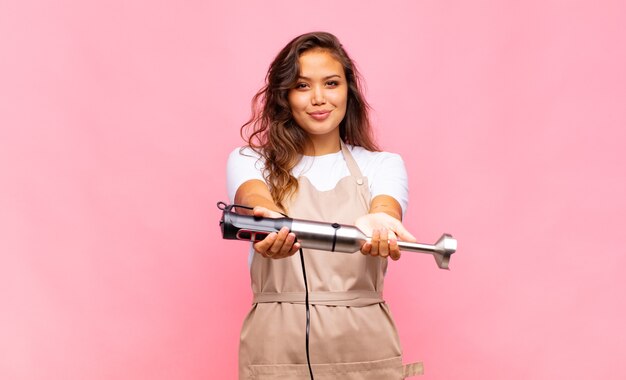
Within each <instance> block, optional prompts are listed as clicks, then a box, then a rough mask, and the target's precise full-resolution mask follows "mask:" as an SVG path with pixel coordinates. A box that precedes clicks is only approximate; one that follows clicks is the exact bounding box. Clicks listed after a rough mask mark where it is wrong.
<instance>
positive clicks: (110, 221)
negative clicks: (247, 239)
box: [0, 0, 626, 380]
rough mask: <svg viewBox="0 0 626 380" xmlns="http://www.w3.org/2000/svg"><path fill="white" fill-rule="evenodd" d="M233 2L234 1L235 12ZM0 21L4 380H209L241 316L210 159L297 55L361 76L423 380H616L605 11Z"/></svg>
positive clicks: (562, 6)
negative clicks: (321, 56)
mask: <svg viewBox="0 0 626 380" xmlns="http://www.w3.org/2000/svg"><path fill="white" fill-rule="evenodd" d="M232 3H239V2H232ZM301 4H302V5H298V6H296V5H294V2H293V1H248V2H246V4H245V5H236V4H231V2H207V1H157V2H154V1H133V2H129V1H120V0H113V1H102V2H99V4H98V5H94V3H93V2H83V1H70V0H62V1H55V2H52V1H32V0H24V1H2V2H1V3H0V52H1V53H0V54H1V56H0V305H1V309H0V310H1V311H0V378H1V379H20V380H21V379H24V380H31V379H32V380H34V379H81V380H82V379H93V380H98V379H103V380H104V379H152V380H159V379H163V380H165V379H218V378H220V379H222V378H223V379H231V378H235V376H236V361H237V344H238V333H239V328H240V325H241V322H242V320H243V317H244V316H245V313H246V312H247V309H248V307H249V304H250V299H251V297H250V293H249V289H248V276H247V268H246V253H245V246H244V245H242V243H238V242H223V241H222V240H220V237H219V231H218V226H217V222H218V218H219V212H218V210H217V209H216V207H215V203H216V202H217V201H218V200H226V191H225V183H224V181H225V180H224V165H225V161H226V155H227V153H228V152H229V151H230V150H231V149H232V148H233V147H235V146H237V145H239V144H240V143H241V141H240V138H239V132H238V128H239V125H241V124H242V123H243V122H244V121H245V120H246V119H247V117H248V112H249V100H250V98H251V97H252V95H253V94H254V92H255V91H256V89H258V88H259V86H260V85H261V83H262V79H263V77H264V74H265V70H266V69H267V66H268V64H269V62H270V60H271V59H272V58H273V56H274V55H275V54H276V53H277V51H278V50H279V49H280V47H282V46H283V45H284V44H285V43H286V42H287V41H288V40H289V39H291V38H292V37H294V36H295V35H297V34H300V33H302V32H307V31H311V30H320V29H321V30H328V31H331V32H334V33H336V34H337V35H338V36H339V37H340V38H341V39H342V41H343V42H344V44H345V45H346V47H347V48H348V50H349V51H350V52H351V54H352V55H353V57H354V58H355V59H356V60H357V62H358V63H359V65H360V68H361V70H362V72H363V74H364V76H365V78H366V81H367V93H368V98H369V99H370V101H371V103H372V105H373V106H374V108H375V114H374V120H375V122H376V125H377V135H378V137H379V140H380V141H381V143H382V145H383V147H384V148H386V149H387V150H390V151H395V152H398V153H401V154H402V155H403V156H404V158H405V161H406V164H407V168H408V170H409V174H410V177H411V188H412V192H411V205H410V209H409V213H408V215H407V219H406V220H407V222H406V224H407V225H408V226H409V228H410V229H411V230H412V231H413V232H414V233H415V234H416V235H417V236H418V237H419V238H420V240H423V241H426V242H429V241H433V240H435V239H436V238H437V237H438V236H439V234H440V233H442V232H444V231H447V232H451V233H453V234H454V235H455V236H456V237H457V238H458V239H459V242H460V249H459V252H458V253H457V254H456V255H455V256H454V257H453V260H452V264H451V267H452V271H450V272H444V271H440V270H437V269H436V267H435V264H434V261H433V260H432V259H431V258H430V257H428V256H425V255H419V254H410V253H407V254H405V255H404V257H403V259H402V260H401V261H399V262H397V263H395V262H394V263H392V265H391V268H390V273H389V275H388V285H387V288H386V297H387V299H388V301H389V303H390V305H391V309H392V312H393V313H394V315H395V317H396V319H397V322H398V326H399V329H400V335H401V338H402V340H403V343H404V348H405V357H406V360H424V361H425V363H426V376H425V377H424V379H546V380H548V379H624V378H626V361H624V360H623V356H624V354H626V328H624V327H623V324H624V321H625V320H626V296H625V295H624V292H625V290H626V281H625V280H624V276H623V274H622V273H623V268H624V267H626V256H625V255H624V252H625V251H626V250H625V248H624V246H625V245H626V238H625V237H624V236H625V234H624V231H623V228H624V216H625V215H626V201H625V199H626V197H625V196H624V194H625V193H626V177H625V175H624V166H625V164H626V153H625V152H624V142H625V141H626V131H625V128H624V127H625V126H626V107H625V106H626V74H625V73H626V71H625V70H624V67H626V45H625V44H626V27H625V25H626V6H625V5H624V2H620V1H603V2H601V3H598V2H592V1H582V0H581V1H556V0H553V1H538V0H534V1H524V2H519V1H478V2H471V1H447V2H441V1H420V2H412V1H403V2H401V1H384V2H383V1H381V2H374V1H341V2H335V1H325V0H321V1H318V2H314V3H306V4H305V3H301Z"/></svg>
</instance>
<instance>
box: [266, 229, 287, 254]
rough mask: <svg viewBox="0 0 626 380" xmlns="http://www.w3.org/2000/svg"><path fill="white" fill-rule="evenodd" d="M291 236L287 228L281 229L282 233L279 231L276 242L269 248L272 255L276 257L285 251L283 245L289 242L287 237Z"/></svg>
mask: <svg viewBox="0 0 626 380" xmlns="http://www.w3.org/2000/svg"><path fill="white" fill-rule="evenodd" d="M288 234H289V228H287V227H283V228H281V229H280V231H278V235H276V239H275V240H274V243H273V244H272V246H271V247H269V251H270V255H272V256H274V255H277V254H279V253H280V252H281V251H282V249H283V245H285V241H286V240H287V235H288ZM290 248H291V245H290Z"/></svg>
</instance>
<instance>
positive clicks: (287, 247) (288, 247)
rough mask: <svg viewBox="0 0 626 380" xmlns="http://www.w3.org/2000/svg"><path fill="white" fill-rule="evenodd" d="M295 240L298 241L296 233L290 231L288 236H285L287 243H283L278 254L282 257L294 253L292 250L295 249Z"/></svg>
mask: <svg viewBox="0 0 626 380" xmlns="http://www.w3.org/2000/svg"><path fill="white" fill-rule="evenodd" d="M285 229H286V227H285ZM295 241H296V234H294V233H293V232H289V233H288V234H287V237H286V238H285V243H284V244H283V246H282V248H281V250H280V252H279V253H278V255H279V256H281V257H287V256H291V255H293V253H291V252H292V251H293V243H294V242H295Z"/></svg>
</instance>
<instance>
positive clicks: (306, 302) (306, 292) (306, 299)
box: [300, 247, 313, 380]
mask: <svg viewBox="0 0 626 380" xmlns="http://www.w3.org/2000/svg"><path fill="white" fill-rule="evenodd" d="M300 263H302V277H304V305H305V309H306V363H307V365H308V366H309V375H311V380H313V369H312V368H311V358H310V357H309V332H310V330H311V311H310V310H309V285H308V281H307V280H306V269H305V265H304V254H303V253H302V247H300Z"/></svg>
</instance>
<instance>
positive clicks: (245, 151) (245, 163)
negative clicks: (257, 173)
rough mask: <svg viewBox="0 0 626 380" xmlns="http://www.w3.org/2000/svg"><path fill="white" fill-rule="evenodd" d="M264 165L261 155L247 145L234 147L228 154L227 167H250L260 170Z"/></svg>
mask: <svg viewBox="0 0 626 380" xmlns="http://www.w3.org/2000/svg"><path fill="white" fill-rule="evenodd" d="M264 166H265V165H264V161H263V157H262V156H261V155H260V154H259V152H257V151H255V150H254V149H252V148H250V147H249V146H241V147H237V148H234V149H233V150H232V151H231V152H230V154H229V155H228V162H227V167H228V169H231V168H241V167H251V168H254V169H255V170H262V169H263V167H264Z"/></svg>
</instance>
